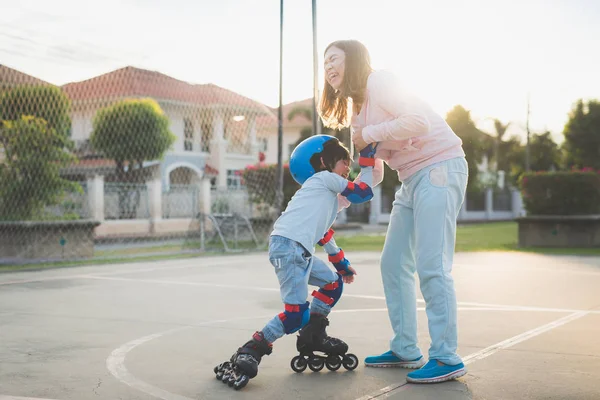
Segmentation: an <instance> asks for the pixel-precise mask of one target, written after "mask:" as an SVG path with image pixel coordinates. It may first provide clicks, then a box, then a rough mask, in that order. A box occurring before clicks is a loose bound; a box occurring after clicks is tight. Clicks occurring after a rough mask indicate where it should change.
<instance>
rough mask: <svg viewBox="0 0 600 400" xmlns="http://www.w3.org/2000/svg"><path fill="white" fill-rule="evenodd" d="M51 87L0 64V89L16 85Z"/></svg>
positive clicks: (46, 83)
mask: <svg viewBox="0 0 600 400" xmlns="http://www.w3.org/2000/svg"><path fill="white" fill-rule="evenodd" d="M23 84H27V85H51V84H50V83H48V82H45V81H43V80H41V79H38V78H36V77H34V76H31V75H27V74H25V73H23V72H21V71H17V70H16V69H12V68H10V67H7V66H6V65H2V64H0V89H1V88H4V87H11V86H16V85H23Z"/></svg>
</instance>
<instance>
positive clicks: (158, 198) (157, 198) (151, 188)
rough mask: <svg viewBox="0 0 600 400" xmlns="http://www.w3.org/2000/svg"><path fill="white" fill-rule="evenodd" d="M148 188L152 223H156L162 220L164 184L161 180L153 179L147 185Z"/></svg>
mask: <svg viewBox="0 0 600 400" xmlns="http://www.w3.org/2000/svg"><path fill="white" fill-rule="evenodd" d="M147 186H148V200H149V204H148V207H149V208H150V221H151V222H152V223H154V222H155V221H160V220H161V219H162V182H161V181H160V179H153V180H151V181H149V182H148V183H147Z"/></svg>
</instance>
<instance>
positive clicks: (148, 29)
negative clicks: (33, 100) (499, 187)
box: [0, 0, 600, 142]
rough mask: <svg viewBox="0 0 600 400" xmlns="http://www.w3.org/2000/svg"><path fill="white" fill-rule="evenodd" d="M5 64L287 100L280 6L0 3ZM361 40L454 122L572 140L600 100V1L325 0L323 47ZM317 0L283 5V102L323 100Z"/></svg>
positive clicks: (261, 2) (148, 1)
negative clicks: (124, 71) (573, 124)
mask: <svg viewBox="0 0 600 400" xmlns="http://www.w3.org/2000/svg"><path fill="white" fill-rule="evenodd" d="M0 9H1V10H2V13H0V64H3V65H6V66H8V67H11V68H15V69H18V70H20V71H22V72H25V73H28V74H30V75H33V76H35V77H38V78H40V79H43V80H46V81H48V82H51V83H53V84H57V85H62V84H64V83H67V82H74V81H80V80H84V79H88V78H91V77H93V76H97V75H100V74H103V73H106V72H109V71H112V70H115V69H118V68H121V67H124V66H128V65H131V66H135V67H139V68H146V69H150V70H155V71H159V72H162V73H164V74H167V75H170V76H172V77H174V78H177V79H181V80H184V81H188V82H190V83H214V84H216V85H219V86H222V87H225V88H227V89H230V90H233V91H235V92H237V93H240V94H242V95H245V96H247V97H250V98H252V99H255V100H258V101H260V102H262V103H264V104H267V105H268V106H271V107H276V106H277V105H278V103H279V13H280V2H279V0H252V1H251V0H218V1H216V0H170V1H160V0H122V1H119V0H103V1H101V2H99V1H89V0H53V1H46V0H20V1H19V2H15V1H14V0H0ZM339 39H356V40H360V41H361V42H362V43H364V44H365V45H366V46H367V48H368V49H369V52H370V54H371V60H372V64H373V67H374V68H376V69H388V70H391V71H394V72H395V73H397V74H398V76H399V77H400V79H401V80H402V81H404V82H405V83H406V84H407V85H408V86H409V87H411V88H412V89H413V90H414V91H415V92H416V93H417V94H418V95H420V96H421V97H422V98H424V99H425V100H426V101H427V102H429V103H430V104H431V105H432V106H433V107H434V109H435V110H436V111H437V112H439V113H440V114H442V115H444V116H445V115H446V113H447V112H448V111H449V110H450V109H451V108H452V107H453V106H455V105H457V104H460V105H462V106H464V107H465V108H467V109H468V110H471V112H472V115H473V117H474V119H475V120H476V122H477V123H478V126H480V127H481V128H483V129H484V130H487V131H488V132H492V131H493V130H492V128H491V126H492V119H493V118H498V119H500V120H501V121H503V122H505V123H507V122H511V127H510V128H509V131H508V133H507V136H510V135H513V134H514V135H520V136H521V137H524V132H525V126H526V117H527V99H528V98H529V100H530V103H529V104H530V123H529V125H530V129H531V131H532V132H533V133H536V132H537V133H540V132H543V131H545V130H550V131H551V132H552V133H553V137H554V139H555V140H556V141H558V142H561V141H562V137H563V136H562V129H563V126H564V124H565V122H566V121H567V118H568V113H569V111H570V109H571V107H572V105H573V103H574V102H575V101H577V100H578V99H580V98H583V99H591V98H596V99H597V98H600V77H599V76H598V72H597V71H598V68H599V66H600V51H598V47H599V46H598V45H599V43H598V42H599V41H600V1H596V0H571V1H569V0H504V1H496V0H460V1H459V0H419V1H416V0H386V1H384V0H369V1H366V0H361V1H357V0H317V51H318V65H319V75H318V81H319V88H320V89H321V88H322V85H323V71H322V62H323V51H324V49H325V47H326V46H327V44H329V43H330V42H332V41H334V40H339ZM312 44H313V38H312V1H311V0H284V34H283V102H284V103H289V102H292V101H297V100H303V99H306V98H308V97H311V96H312V93H313V48H312Z"/></svg>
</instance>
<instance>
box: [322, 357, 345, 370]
mask: <svg viewBox="0 0 600 400" xmlns="http://www.w3.org/2000/svg"><path fill="white" fill-rule="evenodd" d="M325 366H326V367H327V369H328V370H330V371H337V370H338V369H340V367H341V366H342V362H341V361H340V359H339V357H329V358H327V361H325Z"/></svg>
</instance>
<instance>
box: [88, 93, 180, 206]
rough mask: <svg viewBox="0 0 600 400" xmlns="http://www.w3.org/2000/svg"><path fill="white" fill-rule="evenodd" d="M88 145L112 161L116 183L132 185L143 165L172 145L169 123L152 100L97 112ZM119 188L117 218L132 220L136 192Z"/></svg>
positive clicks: (158, 157) (124, 101) (120, 103)
mask: <svg viewBox="0 0 600 400" xmlns="http://www.w3.org/2000/svg"><path fill="white" fill-rule="evenodd" d="M93 126H94V127H93V132H92V136H91V142H92V146H93V147H94V149H96V150H98V151H100V152H101V153H102V154H103V155H104V156H105V157H107V158H110V159H112V160H115V163H116V170H115V174H116V177H117V181H118V182H120V183H126V182H129V183H132V182H134V181H135V179H136V177H137V175H138V172H139V171H141V170H142V168H143V164H144V161H151V160H157V159H161V158H162V157H163V156H164V154H165V152H166V151H167V150H168V149H169V147H171V145H172V144H173V143H174V141H175V135H173V133H172V132H171V131H170V130H169V119H168V118H167V117H166V116H165V115H164V113H163V111H162V110H161V108H160V106H159V105H158V103H157V102H156V101H154V100H152V99H143V100H122V101H120V102H118V103H115V104H113V105H111V106H108V107H105V108H103V109H101V110H99V111H98V113H97V114H96V117H95V118H94V123H93ZM129 194H130V190H128V189H127V188H126V187H124V186H122V190H120V191H119V210H120V218H134V216H135V213H136V210H137V206H138V204H139V197H140V193H139V190H134V191H133V197H131V196H128V195H129Z"/></svg>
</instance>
